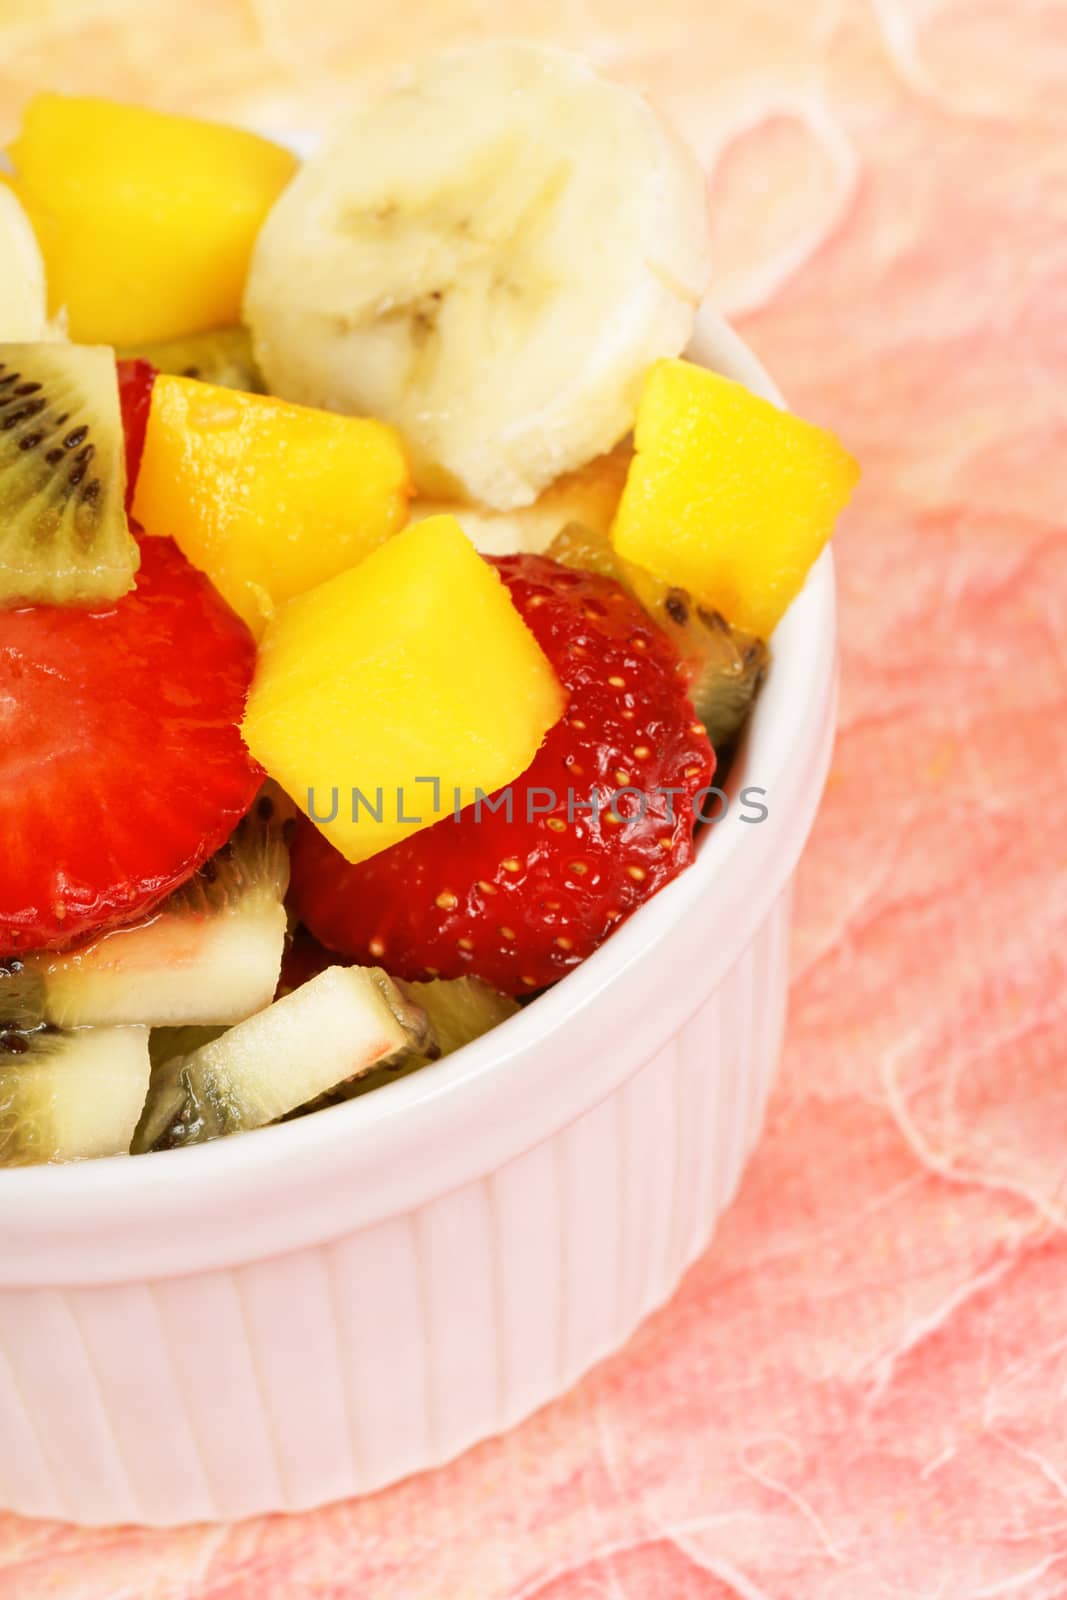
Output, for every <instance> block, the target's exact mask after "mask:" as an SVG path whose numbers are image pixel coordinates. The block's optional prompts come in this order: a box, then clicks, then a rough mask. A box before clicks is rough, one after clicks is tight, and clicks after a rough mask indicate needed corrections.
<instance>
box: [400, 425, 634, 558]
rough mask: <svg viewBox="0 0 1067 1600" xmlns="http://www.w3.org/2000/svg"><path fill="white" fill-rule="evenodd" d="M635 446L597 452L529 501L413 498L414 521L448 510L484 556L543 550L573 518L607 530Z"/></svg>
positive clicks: (604, 532)
mask: <svg viewBox="0 0 1067 1600" xmlns="http://www.w3.org/2000/svg"><path fill="white" fill-rule="evenodd" d="M632 457H633V450H632V448H631V446H630V443H629V441H626V442H625V443H623V444H620V445H616V447H615V449H614V450H612V451H610V452H609V454H607V455H604V456H597V458H596V460H595V461H590V462H588V463H587V465H586V466H584V467H580V468H579V469H578V471H577V472H568V473H567V474H566V476H565V477H562V478H557V480H556V482H555V483H553V484H550V485H549V487H548V488H547V489H546V490H545V492H544V493H543V494H542V495H539V496H538V498H537V499H536V500H535V501H534V502H533V504H532V505H529V506H516V507H515V508H514V509H513V510H511V511H490V510H489V509H488V508H487V507H486V506H471V505H463V504H453V503H451V502H448V501H441V500H423V499H418V500H413V501H412V504H411V521H412V522H422V521H423V520H424V519H425V518H426V517H433V516H439V515H440V514H441V513H442V512H447V513H448V514H449V515H451V516H453V517H455V519H456V521H457V522H458V523H459V525H460V527H461V528H462V529H463V532H464V533H465V534H466V535H467V538H468V539H469V540H470V541H471V543H472V544H473V545H474V548H475V549H476V550H480V551H481V553H482V555H483V556H510V555H517V554H523V555H535V556H539V555H541V554H542V553H543V552H544V551H545V550H547V549H548V546H549V545H550V544H551V543H552V541H553V539H554V538H555V537H556V535H557V534H558V533H561V532H562V531H563V529H564V528H565V527H566V526H567V524H568V523H569V522H580V523H581V524H582V526H583V527H584V528H589V529H591V530H592V531H593V532H594V533H602V534H607V533H608V532H609V531H610V528H611V524H612V522H613V521H614V518H615V512H616V510H617V509H618V504H619V500H620V498H621V496H622V491H623V485H624V484H625V482H626V474H627V471H628V470H629V466H630V461H631V459H632Z"/></svg>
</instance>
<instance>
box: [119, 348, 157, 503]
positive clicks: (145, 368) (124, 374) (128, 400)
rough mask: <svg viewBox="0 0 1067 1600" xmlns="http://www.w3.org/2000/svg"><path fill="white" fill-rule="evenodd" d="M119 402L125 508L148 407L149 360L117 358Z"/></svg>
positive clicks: (153, 378)
mask: <svg viewBox="0 0 1067 1600" xmlns="http://www.w3.org/2000/svg"><path fill="white" fill-rule="evenodd" d="M118 372H119V404H120V406H121V407H122V431H123V433H124V435H125V438H126V509H127V511H128V510H129V509H130V506H131V505H132V504H133V490H134V485H135V484H136V482H137V473H138V470H139V469H140V465H141V457H142V456H143V455H144V436H145V431H146V429H147V427H148V413H149V410H150V409H151V406H152V385H153V383H154V382H155V381H156V369H155V367H154V366H153V365H152V363H151V362H150V361H141V360H140V359H137V360H133V361H120V362H119V363H118Z"/></svg>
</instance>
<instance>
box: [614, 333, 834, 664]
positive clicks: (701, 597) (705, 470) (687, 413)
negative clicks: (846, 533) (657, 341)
mask: <svg viewBox="0 0 1067 1600" xmlns="http://www.w3.org/2000/svg"><path fill="white" fill-rule="evenodd" d="M634 443H635V446H636V455H635V457H634V460H633V463H632V465H631V467H630V471H629V474H628V476H627V479H626V487H625V488H624V490H623V493H622V499H621V501H620V502H619V509H618V512H617V514H616V517H615V522H614V524H613V527H612V539H613V541H614V545H615V549H616V550H617V551H618V553H619V555H620V556H622V557H623V558H624V560H626V561H633V562H636V564H637V565H638V566H641V567H644V568H645V569H646V570H647V571H649V572H652V573H654V574H655V576H656V577H657V578H660V579H661V580H662V581H663V582H665V583H670V584H677V585H678V587H679V588H682V589H688V590H689V592H690V594H691V595H693V596H694V597H695V598H696V599H697V600H698V601H699V602H700V603H701V604H702V605H703V606H705V607H708V608H709V609H711V610H714V611H719V612H721V613H722V615H723V616H724V617H725V618H726V619H727V621H729V622H731V623H733V625H734V626H735V627H737V628H743V629H746V630H747V631H748V632H750V633H754V634H757V635H758V636H759V637H760V638H762V639H766V638H767V637H768V635H769V634H770V633H771V631H772V629H773V628H774V626H775V624H776V623H777V622H778V621H779V619H780V618H781V616H782V614H783V613H784V612H785V610H786V608H787V606H788V605H789V603H790V601H791V600H792V599H793V597H794V595H795V594H796V593H797V592H798V590H799V589H800V587H801V585H802V583H803V582H804V578H805V576H806V574H807V572H808V568H809V567H810V566H811V564H812V562H813V561H814V560H815V558H816V556H817V555H818V554H819V552H820V550H821V549H822V547H823V545H824V544H825V543H826V541H827V539H829V537H830V534H831V533H832V531H833V526H834V520H835V518H836V517H837V515H838V513H839V512H840V511H841V510H842V509H843V507H844V506H845V505H846V504H847V503H848V499H849V496H850V494H851V492H852V489H853V487H854V486H855V484H856V481H857V479H858V478H859V467H858V466H857V465H856V463H855V461H854V460H853V459H852V457H851V456H850V455H849V454H848V452H847V451H846V450H845V449H844V448H843V446H842V445H840V444H839V443H838V441H837V440H836V439H835V438H834V436H833V434H831V433H827V431H826V430H825V429H824V428H818V427H815V426H814V425H813V424H812V423H810V422H803V421H801V419H800V418H799V417H794V416H793V415H792V414H791V413H790V412H788V411H780V410H779V409H778V407H777V406H773V405H770V404H769V403H768V402H767V401H766V400H760V399H758V398H757V397H756V396H755V395H753V394H750V393H749V391H748V390H747V389H746V388H744V387H743V385H741V384H739V383H733V382H731V381H730V379H728V378H721V377H719V376H718V375H717V374H716V373H713V372H708V371H706V370H705V369H704V368H703V367H697V366H694V365H693V364H692V363H691V362H688V361H658V362H656V364H655V365H654V366H653V367H652V368H651V370H650V371H649V374H648V377H647V378H646V380H645V385H644V390H643V392H642V395H641V401H640V405H639V407H638V412H637V425H636V428H635V430H634Z"/></svg>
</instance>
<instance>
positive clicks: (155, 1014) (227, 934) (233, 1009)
mask: <svg viewBox="0 0 1067 1600" xmlns="http://www.w3.org/2000/svg"><path fill="white" fill-rule="evenodd" d="M260 807H262V808H263V809H262V810H260V809H259V808H260ZM268 808H269V809H268ZM282 831H283V829H282V822H281V820H280V819H278V818H276V816H275V814H274V801H273V799H272V798H271V797H270V796H269V795H264V796H262V797H261V799H260V800H259V801H258V802H257V806H256V808H255V809H253V811H252V812H251V813H250V815H249V816H247V817H246V818H245V819H244V820H243V821H242V822H241V823H239V825H238V827H237V829H236V831H235V832H234V835H233V838H232V839H230V840H228V841H227V843H226V844H224V845H223V847H222V849H221V850H219V851H218V852H217V853H216V854H215V855H213V856H212V857H211V858H210V859H209V860H207V861H205V862H204V865H203V866H202V867H201V868H200V869H199V870H198V871H197V872H195V873H194V874H193V876H192V877H191V878H190V879H189V880H188V882H186V883H184V884H182V886H181V888H180V889H176V890H175V891H174V893H173V894H172V895H170V896H169V898H168V899H166V900H164V901H163V904H162V905H161V906H160V907H159V908H158V910H156V911H155V912H154V913H151V914H150V915H149V917H148V919H147V920H146V921H143V922H140V923H137V924H135V925H134V926H133V927H125V928H117V929H112V930H111V932H109V933H103V934H101V935H100V936H99V937H98V938H97V939H94V940H93V941H92V943H91V944H88V945H83V946H81V947H79V948H78V949H76V950H71V951H64V952H42V953H41V954H38V955H29V956H26V957H25V959H24V960H21V961H20V960H19V959H18V958H15V959H13V960H10V961H8V962H6V963H3V964H0V1015H5V1014H6V1015H11V1014H13V1012H14V1013H15V1014H17V1015H18V1016H20V1017H21V1018H26V1017H27V1016H29V1017H30V1018H32V1021H33V1022H34V1023H38V1022H48V1023H51V1024H53V1025H54V1026H56V1027H60V1028H78V1027H98V1026H101V1025H108V1024H115V1023H129V1022H143V1023H147V1024H148V1026H149V1027H151V1028H158V1027H169V1026H174V1025H176V1024H194V1023H195V1024H199V1025H203V1024H214V1023H222V1024H228V1023H234V1022H241V1021H243V1019H244V1018H245V1017H250V1016H252V1014H253V1013H254V1012H256V1011H262V1010H263V1008H264V1006H268V1005H270V1003H271V1001H272V999H273V998H274V991H275V989H276V987H277V984H278V974H279V972H280V970H281V964H282V951H283V948H284V945H285V934H286V915H285V907H284V905H283V903H282V902H283V899H284V896H285V891H286V888H287V886H288V883H289V852H288V850H287V848H286V846H285V843H284V842H283V838H282ZM23 1025H25V1023H23Z"/></svg>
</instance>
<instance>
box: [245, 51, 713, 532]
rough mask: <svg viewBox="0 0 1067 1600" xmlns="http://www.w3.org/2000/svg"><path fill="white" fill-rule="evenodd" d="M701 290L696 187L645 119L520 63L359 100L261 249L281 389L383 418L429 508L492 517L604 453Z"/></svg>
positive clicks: (700, 190) (289, 197) (527, 55)
mask: <svg viewBox="0 0 1067 1600" xmlns="http://www.w3.org/2000/svg"><path fill="white" fill-rule="evenodd" d="M707 273H708V220H707V201H706V192H705V184H704V178H703V174H702V173H701V171H700V168H699V166H698V164H697V162H696V160H695V158H694V157H693V156H692V154H691V153H690V152H689V151H688V150H687V149H686V148H685V147H684V146H683V145H681V144H680V143H679V142H678V140H677V139H676V138H675V136H674V135H673V134H672V132H671V131H670V130H669V129H668V128H667V127H666V126H665V125H664V123H663V122H662V121H661V120H660V119H659V117H658V116H657V114H656V113H655V112H654V111H653V109H652V108H651V106H650V105H649V104H648V103H647V102H646V101H645V100H644V99H643V98H642V97H641V96H640V95H639V94H638V93H636V92H635V91H634V90H632V89H628V88H625V87H623V86H621V85H618V84H614V83H610V82H608V81H606V80H605V79H602V78H601V77H599V76H598V75H597V74H596V73H595V72H594V71H593V70H592V69H591V68H590V67H589V66H588V65H587V64H585V63H584V62H582V61H580V60H576V59H575V58H573V57H571V56H569V55H566V54H564V53H562V52H559V51H555V50H547V49H543V48H540V47H536V46H532V45H521V44H487V45H482V46H476V47H474V48H471V49H466V50H459V51H453V52H449V53H447V54H445V55H441V56H437V57H435V58H433V59H432V60H430V61H428V62H427V63H425V64H423V65H422V66H421V67H419V66H417V67H415V68H414V69H413V70H411V71H410V72H409V73H408V74H407V76H406V78H405V79H403V80H402V81H401V82H400V84H399V85H398V86H397V87H396V88H395V89H394V90H393V91H392V92H390V93H389V94H387V95H385V96H378V97H373V96H364V97H362V98H359V99H358V101H357V103H356V104H354V105H353V106H352V108H351V110H350V114H349V115H348V117H347V119H346V121H345V122H344V124H343V126H342V127H341V128H340V129H339V130H338V132H337V133H336V134H335V135H334V136H333V137H332V138H331V139H330V140H329V142H328V143H326V144H325V145H324V146H323V147H322V148H321V149H320V150H319V151H318V152H317V153H316V154H315V155H313V156H312V157H311V158H310V160H309V161H308V162H307V163H306V165H305V166H304V168H303V170H302V171H301V172H300V173H299V175H298V176H297V178H296V179H295V180H294V182H293V183H292V184H291V185H290V186H289V187H288V189H287V190H286V191H285V193H284V194H283V195H282V196H281V198H280V199H279V201H278V203H277V204H276V206H275V207H274V209H273V211H272V212H271V214H270V216H269V217H268V219H267V222H266V224H265V226H264V228H263V230H262V232H261V234H260V237H259V240H258V242H257V246H256V250H255V253H254V257H253V262H252V269H251V272H250V275H249V280H248V285H247V290H246V300H245V316H246V320H247V321H248V323H249V324H250V326H251V328H252V332H253V337H254V341H255V349H256V356H257V359H258V360H259V362H260V365H261V367H262V369H263V371H264V373H265V375H266V378H267V381H268V384H269V386H270V388H271V390H272V391H273V392H274V393H277V394H279V395H281V396H282V397H284V398H286V399H289V400H294V401H297V402H301V403H303V404H309V405H317V406H322V407H325V408H326V409H329V410H336V411H342V412H347V413H355V414H369V415H373V416H377V417H381V418H383V419H385V420H386V421H389V422H392V423H393V424H394V425H395V426H396V427H398V428H399V429H400V431H401V432H402V433H403V434H404V436H405V438H406V440H407V442H408V445H409V448H410V449H411V452H412V456H413V461H414V466H415V472H416V477H417V479H418V481H419V484H420V487H421V488H422V489H423V491H424V492H425V493H428V494H431V495H437V496H439V497H448V498H455V499H466V500H470V501H477V502H481V503H482V504H483V505H486V506H489V507H492V508H495V509H498V510H501V509H502V510H507V509H509V508H512V507H515V506H524V505H528V504H530V503H531V502H532V501H533V500H534V499H536V497H537V496H538V494H539V493H540V492H541V490H542V489H544V488H545V486H546V485H548V484H549V483H551V482H552V481H553V480H554V479H556V478H558V477H559V476H560V475H561V474H563V473H565V472H568V471H570V470H572V469H574V468H576V467H578V466H580V465H581V464H582V463H584V462H587V461H589V460H590V459H591V458H592V457H594V456H597V455H600V454H601V453H603V452H605V451H608V450H610V449H611V448H612V447H613V446H614V445H615V444H616V443H617V442H618V441H619V440H620V439H621V438H622V437H623V436H624V435H625V434H626V433H627V432H628V431H629V430H630V428H631V427H632V425H633V420H634V415H635V411H636V406H637V399H638V395H639V392H640V386H641V381H642V379H643V377H644V374H645V372H646V371H647V369H648V367H649V365H650V363H651V362H653V361H654V360H656V359H657V358H658V357H662V356H674V355H677V354H679V353H680V352H681V350H682V349H683V348H684V346H685V345H686V343H687V342H688V339H689V336H690V333H691V331H692V327H693V322H694V317H695V313H696V309H697V306H698V304H699V301H700V299H701V296H702V294H703V292H704V288H705V283H706V279H707Z"/></svg>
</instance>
